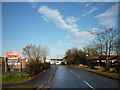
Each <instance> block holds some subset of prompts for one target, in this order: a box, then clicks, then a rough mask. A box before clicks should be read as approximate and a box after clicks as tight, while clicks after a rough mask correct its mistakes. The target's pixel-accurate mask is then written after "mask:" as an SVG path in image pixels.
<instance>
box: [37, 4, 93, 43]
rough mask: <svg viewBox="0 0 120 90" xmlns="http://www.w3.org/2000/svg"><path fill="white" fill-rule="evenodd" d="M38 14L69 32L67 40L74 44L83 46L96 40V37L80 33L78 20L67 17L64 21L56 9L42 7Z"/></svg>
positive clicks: (87, 33)
mask: <svg viewBox="0 0 120 90" xmlns="http://www.w3.org/2000/svg"><path fill="white" fill-rule="evenodd" d="M38 12H39V13H40V14H42V16H44V17H45V18H47V19H48V20H49V21H52V22H54V24H55V25H56V26H57V27H59V28H61V29H64V30H66V31H68V35H67V36H66V38H67V39H69V40H72V41H74V42H78V43H81V44H85V43H88V41H91V40H93V39H94V37H93V36H92V35H91V34H90V33H89V32H86V31H84V32H80V31H79V30H78V28H77V24H76V21H77V20H78V19H76V18H75V17H67V18H66V19H63V16H62V15H61V14H60V12H59V11H58V10H57V9H56V10H54V9H51V8H48V7H47V6H42V7H40V8H39V10H38Z"/></svg>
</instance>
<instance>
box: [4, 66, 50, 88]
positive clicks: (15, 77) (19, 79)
mask: <svg viewBox="0 0 120 90" xmlns="http://www.w3.org/2000/svg"><path fill="white" fill-rule="evenodd" d="M49 69H50V68H49ZM49 69H47V70H44V71H42V72H41V73H39V74H38V75H36V76H34V77H30V75H29V74H28V73H7V74H2V84H14V83H25V82H27V81H30V80H32V79H34V78H37V77H39V76H40V75H42V74H44V73H45V72H46V71H48V70H49ZM23 87H26V86H23ZM29 87H30V86H29Z"/></svg>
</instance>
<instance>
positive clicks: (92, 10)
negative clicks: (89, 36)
mask: <svg viewBox="0 0 120 90" xmlns="http://www.w3.org/2000/svg"><path fill="white" fill-rule="evenodd" d="M98 9H99V8H97V7H92V8H91V9H89V10H88V11H85V10H83V12H84V14H82V16H86V15H90V14H92V13H93V12H94V11H96V10H98Z"/></svg>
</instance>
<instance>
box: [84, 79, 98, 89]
mask: <svg viewBox="0 0 120 90" xmlns="http://www.w3.org/2000/svg"><path fill="white" fill-rule="evenodd" d="M83 81H84V82H85V83H86V84H87V85H88V86H89V87H90V88H92V89H93V90H96V89H95V88H93V87H92V86H91V85H90V84H89V83H88V82H86V81H85V80H83Z"/></svg>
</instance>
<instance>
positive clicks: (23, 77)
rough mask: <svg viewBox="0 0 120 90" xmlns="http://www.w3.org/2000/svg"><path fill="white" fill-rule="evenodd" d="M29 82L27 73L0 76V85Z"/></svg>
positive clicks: (29, 78)
mask: <svg viewBox="0 0 120 90" xmlns="http://www.w3.org/2000/svg"><path fill="white" fill-rule="evenodd" d="M29 80H31V77H30V76H29V74H28V73H12V74H11V73H7V74H2V84H12V83H22V82H27V81H29Z"/></svg>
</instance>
